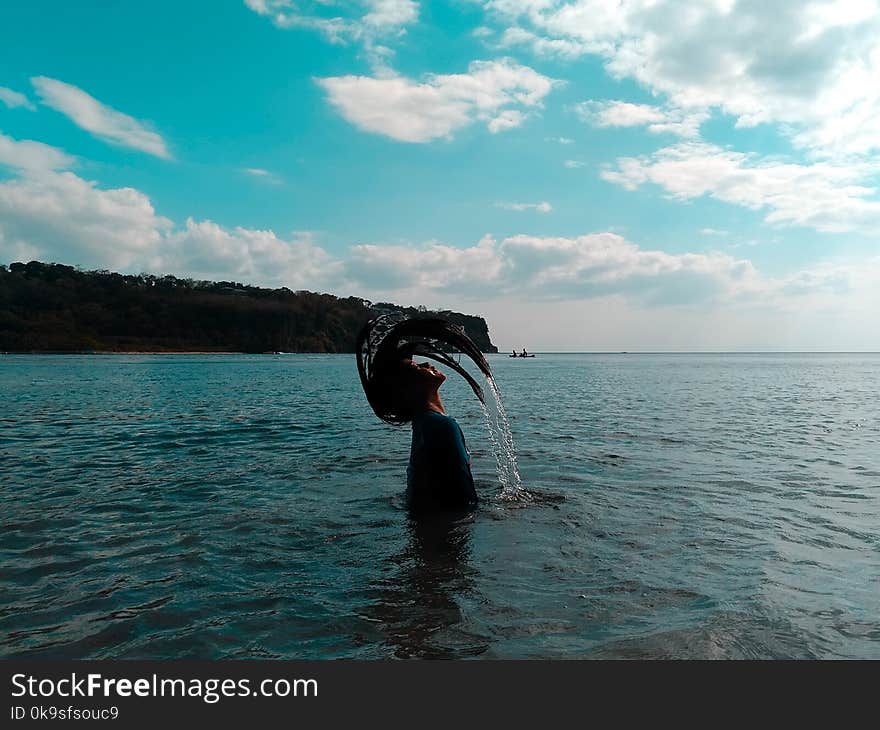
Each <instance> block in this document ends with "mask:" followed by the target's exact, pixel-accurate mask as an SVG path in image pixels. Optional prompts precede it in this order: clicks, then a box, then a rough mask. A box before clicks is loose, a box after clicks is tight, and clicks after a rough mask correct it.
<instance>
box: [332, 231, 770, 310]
mask: <svg viewBox="0 0 880 730" xmlns="http://www.w3.org/2000/svg"><path fill="white" fill-rule="evenodd" d="M350 264H351V265H350V267H349V269H348V274H349V276H350V278H352V279H354V280H355V282H356V283H358V284H360V285H361V287H362V288H364V289H366V290H367V291H374V290H377V289H393V290H398V291H404V292H410V293H411V296H415V293H416V292H418V291H423V292H435V293H438V292H445V293H449V292H452V293H455V294H458V295H460V296H468V297H471V298H473V297H482V298H493V297H503V296H507V295H511V294H514V293H515V294H517V295H518V296H521V297H524V298H528V299H590V298H595V297H601V296H609V295H624V296H627V297H631V298H634V299H636V300H640V301H649V302H651V303H654V304H658V305H663V304H677V303H682V304H684V303H692V302H694V301H700V300H715V299H719V298H726V299H730V298H732V297H735V296H741V295H743V294H745V293H751V294H756V293H758V292H760V291H762V289H764V288H766V286H765V284H764V283H763V282H762V280H761V278H760V277H759V275H758V274H757V272H756V271H755V269H754V267H753V266H752V264H751V263H750V262H749V261H745V260H738V259H734V258H732V257H730V256H728V255H725V254H714V253H713V254H698V253H688V254H667V253H664V252H662V251H650V250H645V249H642V248H640V247H639V246H637V245H636V244H634V243H631V242H629V241H627V240H626V239H625V238H623V237H622V236H620V235H618V234H615V233H595V234H589V235H584V236H577V237H574V238H564V237H539V236H525V235H520V236H511V237H509V238H505V239H504V240H503V241H501V243H500V244H499V243H496V241H495V240H494V239H492V238H491V237H488V236H487V237H484V238H483V239H482V240H481V241H480V242H479V243H478V244H477V245H476V246H472V247H469V248H464V249H460V248H452V247H449V246H443V245H441V244H438V243H429V244H427V245H425V246H380V245H372V246H358V247H355V248H354V249H353V252H352V257H351V261H350Z"/></svg>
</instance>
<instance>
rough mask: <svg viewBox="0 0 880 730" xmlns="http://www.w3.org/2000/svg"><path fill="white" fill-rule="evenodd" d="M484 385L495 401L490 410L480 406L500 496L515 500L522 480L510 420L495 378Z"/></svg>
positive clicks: (489, 378)
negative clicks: (487, 432) (490, 443)
mask: <svg viewBox="0 0 880 730" xmlns="http://www.w3.org/2000/svg"><path fill="white" fill-rule="evenodd" d="M486 383H487V384H488V386H489V390H491V391H492V395H493V396H494V399H495V402H494V408H493V409H491V410H490V408H489V406H488V405H485V404H481V405H482V408H483V416H484V417H485V418H486V425H487V426H488V428H489V441H491V442H492V451H493V452H494V454H495V471H496V473H497V474H498V480H499V481H500V482H501V496H502V497H503V498H515V497H516V496H518V495H519V493H520V492H521V491H522V479H521V478H520V475H519V469H517V466H516V449H515V448H514V446H513V432H512V431H511V430H510V420H509V419H508V418H507V412H506V411H505V410H504V403H503V401H502V399H501V391H500V389H499V388H498V384H497V383H496V382H495V378H493V377H491V376H490V377H487V378H486Z"/></svg>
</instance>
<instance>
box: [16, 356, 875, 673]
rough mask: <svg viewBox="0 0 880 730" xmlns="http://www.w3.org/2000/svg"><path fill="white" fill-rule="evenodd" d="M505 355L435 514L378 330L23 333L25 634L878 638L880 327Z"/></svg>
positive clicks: (828, 647) (623, 640) (33, 642)
mask: <svg viewBox="0 0 880 730" xmlns="http://www.w3.org/2000/svg"><path fill="white" fill-rule="evenodd" d="M490 362H491V364H492V367H493V370H494V373H495V378H496V380H497V384H498V387H499V388H500V390H501V391H503V395H504V400H503V404H502V405H503V407H504V409H505V411H506V416H507V418H508V422H509V426H510V441H509V442H508V441H507V440H506V439H507V436H504V435H501V436H499V435H498V434H496V441H497V442H498V443H499V444H501V445H502V446H503V448H507V446H511V447H512V444H514V443H515V450H514V451H515V459H516V461H515V462H514V469H515V470H516V471H517V473H518V474H519V475H520V476H521V486H519V487H518V494H519V495H520V498H515V499H510V498H508V496H507V495H509V493H510V489H509V488H507V489H506V487H509V483H508V484H505V482H504V479H505V478H507V479H508V480H510V479H513V476H512V472H511V471H510V470H509V469H508V467H505V468H504V469H502V472H501V473H499V471H498V461H497V459H496V450H495V447H494V446H493V443H492V441H491V439H490V436H489V431H488V429H487V424H486V416H485V414H484V412H483V410H482V409H481V408H480V405H479V403H478V401H477V400H476V399H475V398H474V396H473V394H472V393H471V391H470V389H469V387H468V386H467V384H466V383H465V382H464V381H463V379H461V378H459V377H457V376H455V375H454V374H450V377H449V379H448V381H447V382H446V383H445V384H444V387H443V391H442V392H443V394H444V402H445V404H446V406H447V410H448V412H449V413H450V414H451V415H453V416H454V417H455V418H456V419H457V420H458V421H459V423H460V424H461V426H462V428H463V430H464V433H465V435H466V439H467V444H468V447H469V448H470V450H471V453H472V461H473V471H474V474H475V477H476V482H477V490H478V492H479V494H480V496H481V505H480V508H479V509H478V510H477V511H476V512H474V513H473V514H472V515H471V516H470V517H469V518H464V519H458V520H455V521H450V520H445V521H444V520H433V521H418V522H415V521H412V520H410V518H409V517H408V515H407V512H406V510H405V505H404V502H403V498H402V497H403V492H404V489H405V483H406V461H407V457H408V451H409V440H410V434H409V429H408V428H407V427H401V428H395V427H391V426H388V425H385V424H383V423H380V422H379V421H378V420H377V419H376V418H375V416H374V415H373V414H372V412H371V411H370V409H369V407H368V405H367V403H366V401H365V399H364V396H363V393H362V391H361V388H360V383H359V381H358V377H357V372H356V368H355V363H354V357H353V356H342V355H338V356H334V355H328V356H320V355H319V356H316V355H285V356H269V355H267V356H245V355H241V356H227V355H216V356H167V355H166V356H149V355H144V356H129V355H119V356H100V355H94V356H0V403H2V410H0V498H2V505H0V507H2V508H0V521H2V524H0V565H2V571H0V655H2V656H5V657H34V658H47V657H77V658H86V657H89V658H100V657H108V658H109V657H120V658H121V657H132V658H134V657H138V658H152V657H159V658H183V657H199V658H215V657H217V658H220V657H223V658H246V657H285V658H335V657H361V658H378V657H390V656H396V657H493V658H508V657H513V658H542V657H549V658H561V657H695V658H740V657H760V658H765V657H766V658H769V657H794V658H806V657H870V658H880V582H878V581H880V532H878V525H880V401H878V396H877V393H878V392H880V356H878V355H800V354H786V355H773V354H759V355H720V354H719V355H539V357H537V358H535V359H533V360H519V359H512V358H510V359H508V358H507V356H506V355H501V356H490ZM493 401H494V396H493V395H492V394H491V393H490V392H488V391H487V402H488V403H489V405H490V406H492V402H493ZM499 418H500V416H499ZM492 419H496V416H495V415H491V417H490V420H492ZM502 420H503V419H502Z"/></svg>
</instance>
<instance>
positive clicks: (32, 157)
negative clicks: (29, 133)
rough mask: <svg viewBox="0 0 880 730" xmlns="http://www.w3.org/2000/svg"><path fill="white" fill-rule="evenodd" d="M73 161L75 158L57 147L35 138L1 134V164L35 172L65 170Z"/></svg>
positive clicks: (21, 170)
mask: <svg viewBox="0 0 880 730" xmlns="http://www.w3.org/2000/svg"><path fill="white" fill-rule="evenodd" d="M73 163H74V158H73V157H71V156H70V155H68V154H66V153H65V152H64V151H63V150H60V149H58V148H57V147H52V146H50V145H47V144H43V143H42V142H34V141H33V140H23V141H18V140H14V139H12V137H7V136H6V135H4V134H0V165H6V166H8V167H12V168H15V169H16V170H18V171H20V172H31V173H34V172H40V171H50V170H63V169H65V168H68V167H71V166H72V165H73Z"/></svg>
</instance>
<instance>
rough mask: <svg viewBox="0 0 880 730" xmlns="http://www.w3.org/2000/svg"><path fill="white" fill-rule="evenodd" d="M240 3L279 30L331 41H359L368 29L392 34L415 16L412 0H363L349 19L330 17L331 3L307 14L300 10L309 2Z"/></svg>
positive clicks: (319, 1) (318, 2) (314, 7)
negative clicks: (301, 30) (305, 30)
mask: <svg viewBox="0 0 880 730" xmlns="http://www.w3.org/2000/svg"><path fill="white" fill-rule="evenodd" d="M244 4H245V5H246V6H247V7H248V8H250V9H251V10H253V11H254V12H255V13H257V14H259V15H264V16H267V17H268V18H270V19H271V21H272V22H273V23H274V24H275V25H276V26H278V27H279V28H312V29H314V30H319V31H321V32H323V33H325V34H327V36H328V37H330V39H331V40H340V39H341V38H343V37H346V36H348V37H351V38H359V37H361V36H363V35H364V33H365V32H367V31H368V29H377V30H381V31H386V32H387V31H395V30H399V29H400V28H402V27H404V26H406V25H409V24H411V23H414V22H415V21H416V20H418V17H419V4H418V2H415V0H363V1H362V2H360V3H359V5H360V6H361V12H360V13H359V14H357V13H356V14H355V15H354V16H353V17H344V16H341V15H336V14H334V9H333V6H334V5H335V3H332V2H322V0H316V1H314V2H312V3H310V5H311V8H310V10H311V12H303V10H301V8H303V7H308V5H309V3H303V2H296V3H295V2H293V0H244Z"/></svg>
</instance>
